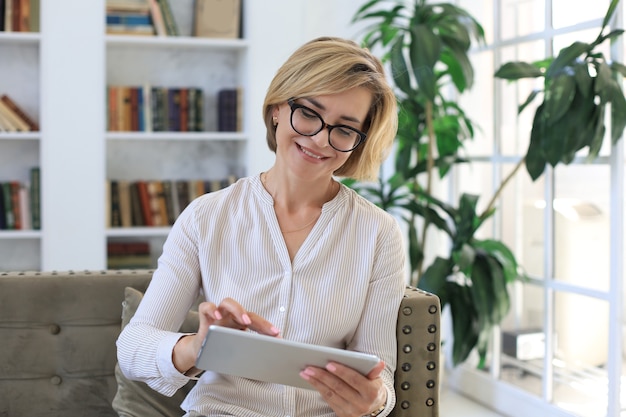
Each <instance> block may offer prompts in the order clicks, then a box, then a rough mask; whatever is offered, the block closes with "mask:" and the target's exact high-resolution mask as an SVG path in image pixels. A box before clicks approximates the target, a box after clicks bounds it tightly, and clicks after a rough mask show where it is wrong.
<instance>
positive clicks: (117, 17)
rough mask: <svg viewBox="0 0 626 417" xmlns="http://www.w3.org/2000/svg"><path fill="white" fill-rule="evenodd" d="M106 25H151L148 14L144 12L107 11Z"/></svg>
mask: <svg viewBox="0 0 626 417" xmlns="http://www.w3.org/2000/svg"><path fill="white" fill-rule="evenodd" d="M106 24H107V25H128V26H136V25H139V26H152V21H151V20H150V16H148V15H144V14H128V13H107V15H106Z"/></svg>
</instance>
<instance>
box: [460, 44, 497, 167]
mask: <svg viewBox="0 0 626 417" xmlns="http://www.w3.org/2000/svg"><path fill="white" fill-rule="evenodd" d="M471 61H472V65H473V66H474V86H473V87H472V89H471V90H469V91H468V92H466V93H465V94H463V95H462V96H461V97H460V100H459V105H460V106H461V108H462V109H463V110H464V111H465V114H466V115H467V117H469V118H470V120H471V121H472V122H473V124H474V140H472V141H467V142H466V144H465V149H466V151H467V153H468V154H469V155H472V156H478V155H482V156H484V155H491V154H492V153H493V126H494V120H493V97H494V92H493V74H494V72H495V70H494V68H493V52H492V51H485V52H482V53H477V54H473V55H471Z"/></svg>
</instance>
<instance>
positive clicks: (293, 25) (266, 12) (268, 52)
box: [244, 0, 365, 175]
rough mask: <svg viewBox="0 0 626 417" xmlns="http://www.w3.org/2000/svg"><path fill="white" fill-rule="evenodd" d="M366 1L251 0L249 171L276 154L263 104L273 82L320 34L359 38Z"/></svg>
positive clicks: (247, 8)
mask: <svg viewBox="0 0 626 417" xmlns="http://www.w3.org/2000/svg"><path fill="white" fill-rule="evenodd" d="M364 3H365V1H364V0H343V1H337V0H298V1H286V0H247V1H245V5H244V7H245V10H244V13H245V17H244V35H245V38H246V39H248V42H249V44H250V48H249V55H248V63H249V65H250V72H249V74H250V75H249V76H250V78H249V80H248V85H247V87H246V92H247V94H246V100H247V103H246V110H245V112H246V117H245V120H246V123H247V125H246V130H247V131H248V132H250V143H249V146H248V159H249V163H248V172H247V174H248V175H252V174H256V173H258V172H261V171H264V170H266V169H268V168H269V167H270V166H271V165H272V163H273V161H274V154H273V153H272V152H270V151H269V149H268V148H267V144H266V141H265V125H264V124H263V119H262V106H263V100H264V98H265V93H266V91H267V87H268V86H269V83H270V81H271V79H272V77H273V76H274V74H275V73H276V71H277V70H278V68H279V67H280V65H282V63H283V62H284V61H285V60H286V59H287V57H288V56H289V55H291V53H292V52H293V51H294V50H295V49H297V48H298V47H299V46H300V45H302V44H303V43H305V42H306V41H308V40H311V39H313V38H315V37H318V36H342V37H347V38H352V39H355V40H356V34H357V33H358V30H359V26H357V25H352V24H350V21H351V20H352V16H353V15H354V13H355V12H356V10H357V9H358V8H359V7H360V6H361V5H362V4H364Z"/></svg>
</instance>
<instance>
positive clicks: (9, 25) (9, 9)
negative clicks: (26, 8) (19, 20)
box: [4, 0, 13, 32]
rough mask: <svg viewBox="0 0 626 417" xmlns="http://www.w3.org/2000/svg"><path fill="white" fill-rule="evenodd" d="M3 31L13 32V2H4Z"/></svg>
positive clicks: (11, 0)
mask: <svg viewBox="0 0 626 417" xmlns="http://www.w3.org/2000/svg"><path fill="white" fill-rule="evenodd" d="M4 31H5V32H13V0H5V2H4Z"/></svg>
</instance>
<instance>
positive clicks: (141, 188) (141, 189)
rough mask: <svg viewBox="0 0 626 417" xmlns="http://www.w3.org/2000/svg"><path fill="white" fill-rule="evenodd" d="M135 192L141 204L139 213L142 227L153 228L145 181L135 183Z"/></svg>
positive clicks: (148, 194)
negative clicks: (140, 213)
mask: <svg viewBox="0 0 626 417" xmlns="http://www.w3.org/2000/svg"><path fill="white" fill-rule="evenodd" d="M137 191H138V194H139V201H140V203H141V212H142V214H143V215H142V218H143V225H144V226H154V222H153V221H152V209H151V208H150V193H149V192H148V182H147V181H143V180H140V181H137Z"/></svg>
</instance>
